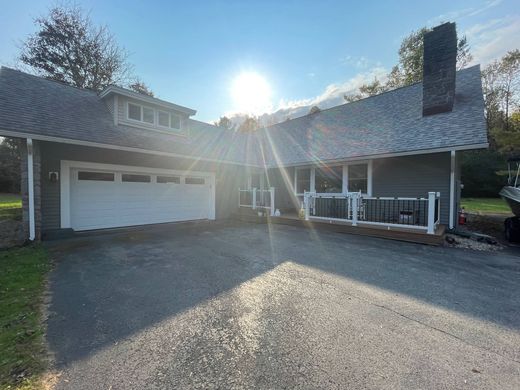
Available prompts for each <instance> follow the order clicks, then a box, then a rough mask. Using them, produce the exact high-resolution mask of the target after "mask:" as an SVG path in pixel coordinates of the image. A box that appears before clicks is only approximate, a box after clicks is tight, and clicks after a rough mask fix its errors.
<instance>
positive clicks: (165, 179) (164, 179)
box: [157, 176, 181, 184]
mask: <svg viewBox="0 0 520 390" xmlns="http://www.w3.org/2000/svg"><path fill="white" fill-rule="evenodd" d="M180 182H181V178H180V177H179V176H157V183H175V184H179V183H180Z"/></svg>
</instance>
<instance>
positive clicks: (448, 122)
mask: <svg viewBox="0 0 520 390" xmlns="http://www.w3.org/2000/svg"><path fill="white" fill-rule="evenodd" d="M260 134H261V138H262V142H263V144H264V145H265V147H264V150H265V154H266V160H267V161H268V162H269V163H273V162H276V161H278V162H279V163H280V164H298V163H308V162H310V161H332V160H341V159H349V158H359V157H363V156H375V155H384V154H393V153H405V152H411V151H418V150H425V151H426V150H428V149H437V148H450V147H461V146H468V145H476V144H486V143H487V131H486V121H485V118H484V99H483V95H482V86H481V75H480V68H479V66H478V65H477V66H473V67H471V68H467V69H464V70H461V71H459V72H457V76H456V94H455V103H454V106H453V111H452V112H447V113H442V114H437V115H431V116H426V117H423V116H422V83H417V84H414V85H410V86H407V87H403V88H399V89H396V90H393V91H390V92H386V93H382V94H380V95H376V96H373V97H369V98H366V99H362V100H359V101H356V102H353V103H348V104H343V105H340V106H336V107H333V108H330V109H328V110H323V111H321V112H319V113H316V114H312V115H307V116H304V117H300V118H296V119H294V120H290V121H287V122H282V123H279V124H277V125H274V126H271V127H268V128H266V129H264V130H263V131H262V132H261V133H260Z"/></svg>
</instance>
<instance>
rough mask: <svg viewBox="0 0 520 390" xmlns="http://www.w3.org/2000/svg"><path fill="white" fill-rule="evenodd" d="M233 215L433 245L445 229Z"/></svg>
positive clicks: (246, 213) (245, 212) (242, 212)
mask: <svg viewBox="0 0 520 390" xmlns="http://www.w3.org/2000/svg"><path fill="white" fill-rule="evenodd" d="M234 217H235V218H236V219H238V220H240V221H242V222H250V223H273V224H280V225H290V226H300V227H306V228H309V229H316V230H322V231H332V232H338V233H348V234H357V235H361V236H369V237H377V238H386V239H391V240H397V241H406V242H413V243H418V244H426V245H434V246H439V245H441V244H442V243H443V242H444V235H445V231H446V227H445V226H444V225H439V226H438V228H437V229H436V231H435V234H426V232H421V231H412V230H409V229H405V228H392V229H388V228H386V227H379V226H362V225H358V226H352V225H351V224H350V223H346V222H342V221H335V220H330V221H325V220H320V221H317V220H312V221H305V220H302V219H300V218H298V217H297V216H296V215H292V214H288V215H284V216H280V217H271V216H268V215H267V216H263V217H259V216H258V215H257V214H256V213H252V212H251V210H240V211H239V212H238V213H237V214H235V215H234Z"/></svg>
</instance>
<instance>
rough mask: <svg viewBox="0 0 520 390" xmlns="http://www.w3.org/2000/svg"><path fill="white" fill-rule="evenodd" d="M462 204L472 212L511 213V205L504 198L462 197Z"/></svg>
mask: <svg viewBox="0 0 520 390" xmlns="http://www.w3.org/2000/svg"><path fill="white" fill-rule="evenodd" d="M461 205H462V207H464V209H465V210H466V211H468V212H470V213H479V214H511V210H510V209H509V206H508V205H507V203H506V202H505V201H504V200H503V199H502V198H462V199H461Z"/></svg>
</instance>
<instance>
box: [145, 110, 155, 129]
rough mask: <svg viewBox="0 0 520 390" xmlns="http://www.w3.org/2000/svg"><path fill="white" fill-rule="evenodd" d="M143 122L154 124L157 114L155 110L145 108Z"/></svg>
mask: <svg viewBox="0 0 520 390" xmlns="http://www.w3.org/2000/svg"><path fill="white" fill-rule="evenodd" d="M143 122H146V123H150V124H152V125H153V124H154V123H155V112H154V110H153V108H148V107H143Z"/></svg>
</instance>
